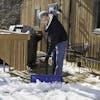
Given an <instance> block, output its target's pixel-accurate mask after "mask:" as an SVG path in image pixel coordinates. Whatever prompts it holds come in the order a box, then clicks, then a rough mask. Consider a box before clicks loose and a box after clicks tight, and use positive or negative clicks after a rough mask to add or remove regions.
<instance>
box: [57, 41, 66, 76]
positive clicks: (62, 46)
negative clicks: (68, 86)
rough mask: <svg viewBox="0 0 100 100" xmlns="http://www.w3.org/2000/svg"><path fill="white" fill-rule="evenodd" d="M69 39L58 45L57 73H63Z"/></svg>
mask: <svg viewBox="0 0 100 100" xmlns="http://www.w3.org/2000/svg"><path fill="white" fill-rule="evenodd" d="M67 44H68V43H67V41H64V42H61V43H59V44H58V45H57V46H56V69H55V74H56V75H62V68H63V59H64V53H65V50H66V48H67Z"/></svg>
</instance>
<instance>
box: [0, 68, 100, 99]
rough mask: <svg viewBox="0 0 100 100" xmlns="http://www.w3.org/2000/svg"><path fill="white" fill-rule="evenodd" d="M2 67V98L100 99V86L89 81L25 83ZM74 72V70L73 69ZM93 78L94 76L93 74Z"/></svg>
mask: <svg viewBox="0 0 100 100" xmlns="http://www.w3.org/2000/svg"><path fill="white" fill-rule="evenodd" d="M2 70H3V69H2V66H1V69H0V100H7V99H8V100H100V87H98V86H93V85H90V84H87V83H68V84H65V83H57V82H55V83H45V82H40V81H38V80H37V82H36V83H28V84H27V83H24V82H22V80H21V78H19V77H11V76H10V75H9V74H7V73H5V72H3V71H2ZM73 72H74V71H73ZM91 78H92V76H91Z"/></svg>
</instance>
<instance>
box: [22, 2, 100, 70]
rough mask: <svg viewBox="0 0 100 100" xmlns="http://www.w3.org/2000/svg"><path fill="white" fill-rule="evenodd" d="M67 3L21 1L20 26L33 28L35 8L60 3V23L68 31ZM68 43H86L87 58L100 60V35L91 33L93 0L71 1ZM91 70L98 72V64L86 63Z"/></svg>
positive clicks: (99, 67)
mask: <svg viewBox="0 0 100 100" xmlns="http://www.w3.org/2000/svg"><path fill="white" fill-rule="evenodd" d="M69 1H70V0H23V5H22V8H21V24H24V25H29V26H31V27H33V28H34V22H35V21H34V20H35V18H34V16H35V15H34V14H35V12H34V11H35V8H40V9H41V10H47V5H48V4H49V3H54V2H61V3H62V11H63V13H62V14H61V15H60V16H59V19H60V21H61V22H62V24H63V25H64V27H65V29H66V31H68V22H69V20H68V19H69ZM70 14H71V16H70V23H71V30H70V34H69V35H70V42H71V43H88V44H89V45H90V48H89V51H88V53H87V56H89V57H95V58H100V35H96V34H95V33H94V32H93V0H72V3H71V12H70ZM41 43H42V46H41V45H39V46H40V47H39V48H40V49H41V48H42V50H45V43H44V41H42V42H41ZM87 63H89V64H90V65H91V66H92V68H95V69H97V70H100V64H97V63H95V62H92V61H91V62H90V61H89V62H87Z"/></svg>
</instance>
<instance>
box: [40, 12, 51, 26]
mask: <svg viewBox="0 0 100 100" xmlns="http://www.w3.org/2000/svg"><path fill="white" fill-rule="evenodd" d="M39 19H40V21H41V23H42V24H44V25H46V24H47V23H48V20H49V16H48V12H47V11H41V12H40V13H39Z"/></svg>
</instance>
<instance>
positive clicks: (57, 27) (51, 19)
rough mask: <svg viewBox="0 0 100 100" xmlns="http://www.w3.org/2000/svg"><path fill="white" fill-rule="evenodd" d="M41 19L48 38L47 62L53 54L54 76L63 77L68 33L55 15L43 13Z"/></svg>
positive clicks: (40, 14) (40, 15)
mask: <svg viewBox="0 0 100 100" xmlns="http://www.w3.org/2000/svg"><path fill="white" fill-rule="evenodd" d="M39 18H40V21H41V23H42V24H44V25H45V32H46V38H47V56H46V58H45V62H48V59H49V57H50V55H51V53H52V66H53V74H55V75H62V67H63V59H64V53H65V50H66V47H67V44H68V42H67V38H68V37H67V33H66V31H65V29H64V27H63V26H62V24H61V23H60V21H59V20H58V19H57V17H56V16H54V15H53V14H48V12H47V11H41V12H40V13H39Z"/></svg>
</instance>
